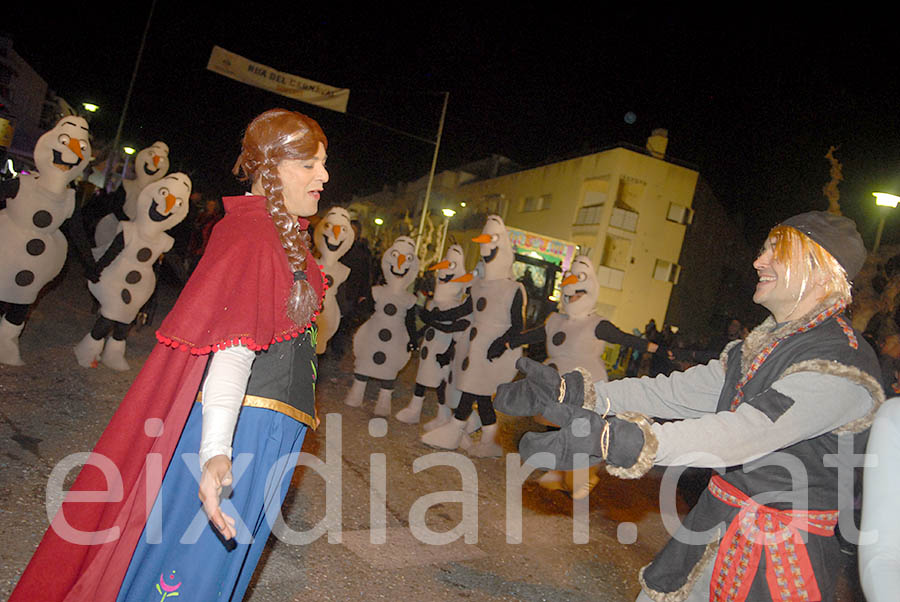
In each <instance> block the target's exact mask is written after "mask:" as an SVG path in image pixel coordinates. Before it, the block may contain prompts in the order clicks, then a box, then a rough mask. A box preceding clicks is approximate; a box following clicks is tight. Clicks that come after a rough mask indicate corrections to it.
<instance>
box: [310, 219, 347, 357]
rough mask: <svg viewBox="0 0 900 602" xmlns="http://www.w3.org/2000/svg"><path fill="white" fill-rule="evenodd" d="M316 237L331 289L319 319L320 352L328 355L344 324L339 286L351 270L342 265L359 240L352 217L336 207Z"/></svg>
mask: <svg viewBox="0 0 900 602" xmlns="http://www.w3.org/2000/svg"><path fill="white" fill-rule="evenodd" d="M313 238H314V241H315V243H316V248H317V249H318V251H319V256H320V258H321V260H322V271H323V272H324V274H325V281H326V283H327V284H328V289H326V291H325V298H324V299H323V300H322V311H321V312H320V313H319V315H318V316H317V317H316V325H317V326H318V334H317V337H318V338H317V339H316V353H319V354H321V353H325V349H326V347H327V346H328V341H329V340H330V339H331V337H333V336H334V333H336V332H337V330H338V327H339V326H340V324H341V308H340V306H339V305H338V302H337V291H338V287H339V286H340V285H341V284H343V283H344V281H346V280H347V277H348V276H349V275H350V268H349V267H347V266H346V265H344V264H343V263H341V262H340V259H341V257H343V256H344V255H345V254H346V253H347V251H348V250H350V247H351V246H352V245H353V241H354V240H355V238H356V235H355V233H354V232H353V228H352V227H351V226H350V214H349V213H348V212H347V210H346V209H344V208H342V207H332V208H331V209H329V210H328V212H327V213H326V214H325V216H324V217H323V218H322V219H321V220H319V223H318V224H316V229H315V231H314V232H313Z"/></svg>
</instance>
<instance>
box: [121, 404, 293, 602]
mask: <svg viewBox="0 0 900 602" xmlns="http://www.w3.org/2000/svg"><path fill="white" fill-rule="evenodd" d="M201 413H202V405H201V404H199V403H195V404H194V408H193V409H192V410H191V414H190V417H189V418H188V421H187V424H186V425H185V428H184V432H183V433H182V435H181V439H180V440H179V441H178V446H177V448H176V449H175V455H174V456H173V457H172V461H171V463H170V465H169V468H168V470H167V471H166V476H165V478H164V479H163V483H162V487H161V488H160V492H159V495H158V496H157V498H156V501H155V503H154V506H153V510H152V512H151V513H150V517H149V518H148V520H147V524H146V526H145V527H144V531H143V533H142V534H141V539H140V541H139V542H138V545H137V548H136V549H135V552H134V555H133V556H132V558H131V563H130V565H129V567H128V572H127V573H126V575H125V579H124V581H123V582H122V587H121V588H120V590H119V596H118V597H117V598H116V600H117V602H118V601H128V600H140V601H142V602H143V601H147V600H152V601H154V602H160V601H162V600H170V601H171V602H174V598H175V597H176V596H177V597H179V598H180V599H181V600H186V601H188V600H197V601H200V600H203V601H206V600H241V599H243V597H244V592H245V591H246V589H247V585H248V583H249V582H250V578H251V577H252V576H253V572H254V570H255V569H256V564H257V562H259V557H260V555H261V554H262V551H263V548H264V547H265V545H266V540H267V539H268V538H269V534H270V533H271V531H272V524H273V523H274V521H275V519H277V518H278V516H280V513H281V504H282V502H283V501H284V497H285V495H287V490H288V486H289V485H290V482H291V475H293V473H294V467H295V466H296V464H297V457H298V454H299V453H300V447H301V445H302V444H303V438H304V436H305V435H306V428H307V427H306V425H304V424H302V423H300V422H298V421H296V420H294V419H293V418H290V417H288V416H286V415H284V414H281V413H279V412H275V411H272V410H267V409H262V408H253V407H242V408H241V413H240V415H239V418H238V423H237V427H236V429H235V434H234V442H233V451H232V462H233V467H232V473H233V475H234V483H233V484H232V487H233V492H231V494H230V496H229V497H227V498H226V497H225V494H223V499H222V501H221V507H222V511H223V512H225V513H226V514H228V515H229V516H231V517H232V518H234V519H235V520H236V525H235V528H236V529H237V537H236V538H235V539H234V540H231V541H229V542H227V544H226V542H224V541H223V540H222V539H221V537H220V536H219V535H218V530H217V529H215V528H214V527H213V526H212V525H211V524H210V522H209V520H208V519H207V518H206V514H205V513H204V512H203V507H202V505H201V504H200V500H199V498H198V497H197V489H198V486H199V481H200V465H199V461H198V457H197V450H199V449H200V428H201V419H202V415H201Z"/></svg>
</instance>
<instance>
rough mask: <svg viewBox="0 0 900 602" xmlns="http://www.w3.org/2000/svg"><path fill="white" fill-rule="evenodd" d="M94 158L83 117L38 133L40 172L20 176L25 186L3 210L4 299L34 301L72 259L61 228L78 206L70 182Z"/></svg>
mask: <svg viewBox="0 0 900 602" xmlns="http://www.w3.org/2000/svg"><path fill="white" fill-rule="evenodd" d="M90 160H91V145H90V134H89V131H88V125H87V121H85V120H84V119H83V118H82V117H76V116H72V115H70V116H67V117H63V118H62V119H60V120H59V122H57V124H56V126H54V127H53V128H52V129H51V130H48V131H47V132H45V133H44V134H42V135H41V137H40V138H38V141H37V143H36V144H35V147H34V161H35V165H36V166H37V170H38V174H37V175H33V174H25V175H21V176H19V190H18V192H17V194H16V196H15V197H13V198H10V199H7V201H6V208H5V209H4V210H3V211H0V251H2V257H0V301H6V302H8V303H18V304H29V305H30V304H31V303H34V301H35V299H37V295H38V293H39V292H40V290H41V288H43V287H44V285H45V284H47V283H48V282H50V281H51V280H53V279H54V278H56V276H57V275H58V274H59V272H60V270H62V267H63V265H64V264H65V261H66V253H67V251H68V243H67V242H66V238H65V236H64V235H63V234H62V232H60V231H59V227H60V226H61V225H62V223H63V222H64V221H66V220H67V219H68V218H69V217H71V215H72V212H73V211H74V209H75V191H74V190H72V189H70V188H69V187H68V186H69V184H70V183H71V182H72V181H73V180H75V179H76V178H78V176H80V175H81V174H82V173H83V172H84V170H85V168H86V167H87V165H88V163H89V162H90Z"/></svg>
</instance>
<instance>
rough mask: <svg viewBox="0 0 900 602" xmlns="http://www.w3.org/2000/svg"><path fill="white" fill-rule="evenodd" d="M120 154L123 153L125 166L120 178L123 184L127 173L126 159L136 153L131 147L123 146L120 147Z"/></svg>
mask: <svg viewBox="0 0 900 602" xmlns="http://www.w3.org/2000/svg"><path fill="white" fill-rule="evenodd" d="M122 152H123V153H125V164H124V165H123V166H122V178H121V179H122V181H123V182H124V181H125V174H126V173H127V172H128V158H129V157H130V156H131V155H133V154H134V153H136V152H137V151H136V150H134V148H133V147H130V146H123V147H122Z"/></svg>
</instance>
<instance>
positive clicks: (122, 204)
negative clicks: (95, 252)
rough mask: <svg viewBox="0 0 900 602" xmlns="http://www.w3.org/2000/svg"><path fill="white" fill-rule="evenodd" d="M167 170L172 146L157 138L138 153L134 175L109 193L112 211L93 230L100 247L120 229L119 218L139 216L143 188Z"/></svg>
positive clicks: (106, 243)
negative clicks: (139, 200) (139, 198)
mask: <svg viewBox="0 0 900 602" xmlns="http://www.w3.org/2000/svg"><path fill="white" fill-rule="evenodd" d="M168 171H169V147H168V145H167V144H166V143H165V142H160V141H156V142H154V143H153V144H152V145H150V146H148V147H147V148H145V149H143V150H141V151H140V152H139V153H138V154H137V155H135V158H134V175H135V178H134V179H133V180H122V186H120V187H119V188H118V189H116V191H115V192H114V193H113V194H112V195H110V196H109V198H108V200H107V203H106V204H107V207H106V208H107V209H108V210H110V211H111V213H108V214H106V215H105V216H103V217H102V218H101V219H100V221H99V222H98V223H97V228H96V230H94V243H95V244H96V246H97V248H100V249H106V248H107V247H108V246H109V244H110V243H111V242H112V239H113V238H115V237H116V235H117V234H118V233H119V222H123V221H126V220H130V221H134V220H135V219H137V216H138V197H140V194H141V191H142V190H143V189H144V188H146V187H147V186H149V185H150V184H152V183H153V182H157V181H159V180H161V179H162V178H164V177H165V175H166V174H167V173H168Z"/></svg>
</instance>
